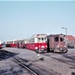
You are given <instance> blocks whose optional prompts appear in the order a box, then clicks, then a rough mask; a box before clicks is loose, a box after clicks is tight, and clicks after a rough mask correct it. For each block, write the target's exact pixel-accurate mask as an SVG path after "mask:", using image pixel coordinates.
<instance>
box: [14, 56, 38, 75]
mask: <svg viewBox="0 0 75 75" xmlns="http://www.w3.org/2000/svg"><path fill="white" fill-rule="evenodd" d="M13 61H14V62H16V63H17V64H18V65H20V66H21V67H23V68H25V69H26V70H28V71H29V73H30V74H31V75H39V74H38V73H36V72H35V71H33V70H32V69H30V68H29V67H28V66H27V64H25V63H23V62H24V61H23V59H21V58H19V57H18V58H15V57H14V60H13ZM22 61H23V62H22ZM25 62H28V61H25Z"/></svg>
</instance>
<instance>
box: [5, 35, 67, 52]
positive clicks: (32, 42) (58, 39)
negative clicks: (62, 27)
mask: <svg viewBox="0 0 75 75" xmlns="http://www.w3.org/2000/svg"><path fill="white" fill-rule="evenodd" d="M6 47H15V48H25V49H29V50H32V51H35V52H36V53H42V52H63V53H66V52H67V51H68V49H67V46H66V42H65V35H64V34H50V35H47V34H34V35H32V36H31V37H30V38H27V39H20V40H12V41H7V42H6Z"/></svg>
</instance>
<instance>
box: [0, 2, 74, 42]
mask: <svg viewBox="0 0 75 75" xmlns="http://www.w3.org/2000/svg"><path fill="white" fill-rule="evenodd" d="M62 27H65V28H67V34H68V35H73V36H75V1H0V40H2V41H6V40H14V39H23V38H29V37H31V36H32V35H33V34H43V33H44V34H47V35H49V34H61V33H62V34H65V31H66V30H65V29H62Z"/></svg>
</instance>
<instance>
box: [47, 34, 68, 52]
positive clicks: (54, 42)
mask: <svg viewBox="0 0 75 75" xmlns="http://www.w3.org/2000/svg"><path fill="white" fill-rule="evenodd" d="M47 48H48V49H47V52H50V51H53V52H64V53H66V52H67V51H68V49H67V45H66V41H65V35H63V34H55V35H48V36H47Z"/></svg>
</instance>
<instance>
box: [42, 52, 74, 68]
mask: <svg viewBox="0 0 75 75" xmlns="http://www.w3.org/2000/svg"><path fill="white" fill-rule="evenodd" d="M43 55H45V56H47V57H51V58H53V59H55V60H58V61H59V62H62V63H65V64H68V65H71V66H74V67H75V55H72V53H69V54H68V53H67V54H63V53H53V55H54V56H52V55H51V54H49V53H48V54H43ZM55 56H56V57H55ZM57 56H59V57H57ZM60 56H61V57H60Z"/></svg>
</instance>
